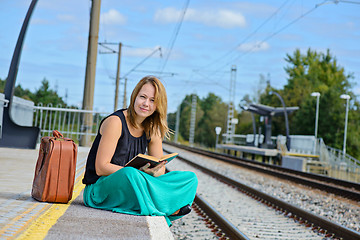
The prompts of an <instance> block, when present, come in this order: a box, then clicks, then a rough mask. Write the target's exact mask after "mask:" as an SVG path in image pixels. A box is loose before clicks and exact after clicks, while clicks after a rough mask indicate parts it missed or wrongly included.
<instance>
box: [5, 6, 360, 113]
mask: <svg viewBox="0 0 360 240" xmlns="http://www.w3.org/2000/svg"><path fill="white" fill-rule="evenodd" d="M30 2H31V1H30V0H12V1H6V0H0V29H1V31H0V49H1V50H0V51H1V54H0V78H1V79H5V78H6V76H7V74H8V69H9V65H10V61H11V57H12V54H13V51H14V47H15V44H16V40H17V37H18V34H19V31H20V28H21V25H22V21H23V19H24V17H25V15H26V11H27V9H28V7H29V5H30ZM349 2H353V3H349ZM354 2H355V3H354ZM356 2H358V3H359V4H356ZM185 3H186V1H165V0H154V1H144V0H143V1H140V0H124V1H118V0H102V2H101V17H100V18H101V21H100V30H99V42H108V43H118V42H122V43H123V44H124V47H123V49H122V58H121V68H120V72H121V74H120V75H121V76H124V75H127V78H128V86H127V89H128V90H127V96H129V95H130V94H131V90H132V89H133V87H134V85H135V84H136V83H137V81H138V80H139V79H140V78H141V77H143V76H145V75H148V74H152V75H158V76H159V77H160V78H161V79H162V81H163V83H164V85H165V87H166V89H167V93H168V100H169V112H174V111H175V110H176V107H177V105H178V104H179V103H180V102H181V100H182V99H183V98H184V97H185V95H187V94H191V93H196V94H198V95H199V96H201V97H205V96H206V95H207V94H208V93H209V92H213V93H215V94H216V95H218V96H220V97H221V98H222V99H223V101H225V102H228V101H229V96H228V95H229V87H230V69H231V66H232V65H235V66H236V68H237V72H236V89H235V94H236V97H235V102H236V104H237V103H238V102H239V101H240V100H241V99H242V97H243V96H244V95H245V94H249V95H250V96H255V92H256V90H257V89H258V88H259V79H260V77H259V76H260V74H263V75H265V76H268V75H269V76H270V83H271V85H272V86H273V87H275V88H282V86H283V85H284V84H286V82H287V75H286V73H285V71H284V67H285V66H286V62H285V61H284V58H285V57H286V54H292V53H293V52H294V51H295V49H300V50H301V51H303V52H305V51H306V50H307V49H308V48H311V49H313V50H316V51H319V52H325V51H326V49H330V51H331V54H332V55H333V56H335V57H336V59H337V61H338V64H339V65H340V66H342V67H344V68H345V71H346V73H353V74H354V76H355V79H354V80H353V81H354V83H355V84H356V85H355V86H354V87H353V89H352V91H353V92H354V93H355V94H357V95H359V94H360V57H359V56H360V44H359V43H360V14H359V13H360V1H358V0H354V1H347V2H342V1H340V2H338V3H336V2H335V1H306V0H302V1H300V0H287V1H265V0H258V1H230V0H221V1H220V0H218V1H215V0H197V1H191V0H190V1H189V5H188V8H187V11H186V14H185V17H184V20H183V22H182V24H181V26H180V28H179V31H178V34H177V35H176V37H175V32H176V29H177V27H179V19H180V16H181V12H182V11H183V9H184V6H185V5H186V4H185ZM323 3H325V4H323ZM90 7H91V1H90V0H77V1H72V0H71V1H70V0H63V1H45V0H39V1H38V3H37V6H36V8H35V11H34V13H33V16H32V19H31V23H30V26H29V28H28V32H27V35H26V39H25V45H24V48H23V52H22V57H21V63H20V67H19V73H18V77H17V84H21V86H22V87H23V88H28V89H30V90H32V91H34V90H35V89H38V88H39V87H40V84H41V81H42V80H43V79H44V78H46V79H48V80H49V82H50V86H51V88H53V89H57V91H58V94H59V95H60V96H62V97H64V99H65V95H66V92H67V98H66V99H65V100H66V101H67V103H68V104H72V105H77V106H81V102H82V97H83V88H84V80H85V65H86V54H87V44H88V41H87V39H88V34H89V14H90ZM174 39H175V41H174V42H172V40H174ZM172 43H173V47H172V50H171V52H170V49H171V45H172ZM109 47H111V48H114V49H115V50H116V49H117V45H109ZM159 47H161V54H160V51H159V50H157V49H158V48H159ZM98 50H99V51H102V52H104V51H106V49H105V48H102V47H101V46H99V48H98ZM169 52H170V54H169ZM152 53H153V54H152ZM151 54H152V55H151ZM150 55H151V57H149V56H150ZM166 59H167V61H166ZM141 62H143V63H142V64H141V65H139V66H138V67H137V68H136V69H135V71H132V72H130V70H131V69H133V68H134V67H135V66H136V65H138V64H139V63H141ZM116 65H117V55H116V54H104V53H99V54H98V56H97V69H96V83H95V84H96V85H95V98H94V109H95V110H98V111H107V112H111V111H112V110H113V106H114V95H115V80H114V78H115V76H116ZM161 71H162V72H163V74H161V75H159V74H158V73H157V72H161ZM123 83H124V80H123V79H122V80H121V86H120V93H119V106H122V102H123V91H124V85H123Z"/></svg>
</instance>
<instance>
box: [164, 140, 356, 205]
mask: <svg viewBox="0 0 360 240" xmlns="http://www.w3.org/2000/svg"><path fill="white" fill-rule="evenodd" d="M166 144H169V145H171V146H174V147H177V148H181V149H184V150H187V151H190V152H193V153H198V154H201V155H204V156H208V157H211V158H216V159H218V160H222V161H225V162H228V163H232V164H235V165H237V166H241V167H245V168H248V169H252V170H255V171H258V172H263V173H266V174H269V175H272V176H275V177H279V178H282V179H286V180H290V181H293V182H296V183H300V184H303V185H305V186H309V187H312V188H316V189H320V190H322V191H327V192H329V193H332V194H335V195H337V196H340V197H344V198H348V199H351V200H354V201H357V202H360V184H358V183H354V182H349V181H344V180H341V179H336V178H331V177H327V176H322V175H318V174H312V173H306V172H300V171H296V170H292V169H288V168H283V167H280V166H276V165H269V164H265V163H261V162H256V161H253V160H250V159H245V158H239V157H234V156H230V155H224V154H220V153H215V152H210V151H206V150H202V149H198V148H191V147H188V146H183V145H179V144H174V143H166Z"/></svg>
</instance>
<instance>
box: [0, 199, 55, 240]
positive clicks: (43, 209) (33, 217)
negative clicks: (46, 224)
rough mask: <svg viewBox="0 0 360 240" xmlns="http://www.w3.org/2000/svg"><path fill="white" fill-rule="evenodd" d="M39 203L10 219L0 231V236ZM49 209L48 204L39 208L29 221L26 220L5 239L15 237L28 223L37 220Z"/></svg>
mask: <svg viewBox="0 0 360 240" xmlns="http://www.w3.org/2000/svg"><path fill="white" fill-rule="evenodd" d="M38 205H39V203H36V204H34V205H33V206H31V207H30V208H29V209H28V210H26V211H25V212H23V213H22V214H20V215H19V216H17V217H16V218H14V219H12V220H11V221H10V222H9V223H8V224H7V225H6V226H5V227H4V228H3V229H2V230H1V231H0V236H1V234H3V233H5V232H6V230H7V229H8V228H10V227H12V226H13V225H14V224H15V223H16V221H18V220H19V219H20V218H23V217H24V216H25V215H26V214H27V213H29V212H30V211H32V210H33V209H34V208H35V206H38ZM49 207H50V205H49V204H46V205H45V206H44V207H43V208H41V209H40V210H39V211H38V212H37V213H36V214H34V215H33V216H32V217H31V218H30V219H28V220H27V221H26V222H25V223H24V224H23V225H22V226H21V227H20V228H19V229H18V230H17V231H16V232H12V236H8V237H7V238H6V239H11V238H13V237H14V236H16V235H17V234H19V233H20V232H22V231H23V230H24V229H25V228H26V227H27V226H28V225H29V223H30V222H32V221H33V220H34V219H35V218H37V217H38V216H39V215H40V214H41V213H42V212H43V211H45V210H46V209H48V208H49Z"/></svg>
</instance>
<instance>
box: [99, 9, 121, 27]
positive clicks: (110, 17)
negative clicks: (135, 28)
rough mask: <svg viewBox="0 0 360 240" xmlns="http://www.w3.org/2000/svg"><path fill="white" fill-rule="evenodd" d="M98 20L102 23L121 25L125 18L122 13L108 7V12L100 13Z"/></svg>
mask: <svg viewBox="0 0 360 240" xmlns="http://www.w3.org/2000/svg"><path fill="white" fill-rule="evenodd" d="M100 21H101V23H103V24H113V25H123V24H125V23H126V21H127V19H126V17H125V16H124V15H122V14H121V13H120V12H118V11H117V10H115V9H110V10H109V11H108V12H105V13H102V14H101V16H100Z"/></svg>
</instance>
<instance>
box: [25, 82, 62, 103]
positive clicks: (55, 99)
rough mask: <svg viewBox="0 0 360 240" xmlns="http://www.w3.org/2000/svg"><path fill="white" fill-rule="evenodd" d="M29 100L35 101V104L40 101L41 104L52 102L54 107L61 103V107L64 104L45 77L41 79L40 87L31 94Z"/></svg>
mask: <svg viewBox="0 0 360 240" xmlns="http://www.w3.org/2000/svg"><path fill="white" fill-rule="evenodd" d="M31 100H32V101H33V102H34V103H35V105H38V104H39V103H42V104H43V106H46V105H48V104H52V106H53V107H56V106H57V105H59V104H61V105H62V107H65V106H66V104H65V102H64V101H63V100H62V98H61V97H59V95H58V94H57V93H56V92H55V91H54V90H51V89H50V87H49V81H48V80H46V79H45V78H44V79H43V80H42V82H41V86H40V88H39V89H37V90H36V91H35V93H34V94H33V96H32V98H31Z"/></svg>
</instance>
